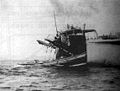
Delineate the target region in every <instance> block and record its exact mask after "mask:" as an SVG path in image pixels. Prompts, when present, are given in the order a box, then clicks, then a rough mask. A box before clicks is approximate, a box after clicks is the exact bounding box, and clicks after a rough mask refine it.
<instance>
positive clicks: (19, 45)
mask: <svg viewBox="0 0 120 91" xmlns="http://www.w3.org/2000/svg"><path fill="white" fill-rule="evenodd" d="M119 8H120V1H119V0H0V60H26V59H39V58H41V56H45V55H46V53H45V50H46V48H45V47H43V46H40V45H39V44H38V43H37V42H36V40H38V39H41V40H43V39H44V38H46V37H47V36H48V35H49V34H51V36H53V34H55V33H56V31H55V27H54V19H53V12H55V14H56V19H57V26H58V29H59V30H63V29H64V28H65V26H66V24H73V25H74V26H81V28H82V27H83V24H84V23H86V24H87V26H86V28H94V29H96V30H97V32H98V34H104V33H110V32H112V33H114V32H119V28H120V26H119V24H120V9H119Z"/></svg>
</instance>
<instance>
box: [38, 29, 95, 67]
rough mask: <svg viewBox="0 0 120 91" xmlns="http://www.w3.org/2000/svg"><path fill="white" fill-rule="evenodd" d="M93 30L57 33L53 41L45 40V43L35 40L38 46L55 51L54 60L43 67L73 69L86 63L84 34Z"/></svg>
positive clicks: (71, 30)
mask: <svg viewBox="0 0 120 91" xmlns="http://www.w3.org/2000/svg"><path fill="white" fill-rule="evenodd" d="M94 31H95V30H93V29H92V30H90V29H89V30H85V28H84V29H83V30H81V29H77V28H73V27H71V28H70V29H67V30H66V31H64V32H61V33H57V35H56V36H55V37H54V40H50V39H45V40H46V41H47V42H49V43H46V42H43V41H40V40H37V42H38V43H39V44H42V45H44V46H47V47H51V48H53V49H55V50H56V59H55V60H53V61H51V62H49V63H48V62H47V63H45V64H44V65H54V66H65V67H75V66H81V65H85V64H86V63H87V49H86V37H85V33H87V32H94Z"/></svg>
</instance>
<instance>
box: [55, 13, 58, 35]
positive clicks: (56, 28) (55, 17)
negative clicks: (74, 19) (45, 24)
mask: <svg viewBox="0 0 120 91" xmlns="http://www.w3.org/2000/svg"><path fill="white" fill-rule="evenodd" d="M54 22H55V28H56V33H57V36H58V29H57V23H56V16H55V12H54Z"/></svg>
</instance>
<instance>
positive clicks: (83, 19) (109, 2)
mask: <svg viewBox="0 0 120 91" xmlns="http://www.w3.org/2000/svg"><path fill="white" fill-rule="evenodd" d="M50 2H51V4H52V5H53V7H54V10H55V12H56V15H57V17H59V18H58V19H59V20H58V21H59V22H60V23H61V22H62V23H72V24H74V25H80V24H81V23H82V24H83V23H87V26H88V28H95V29H96V30H97V31H98V33H100V34H103V33H109V32H118V31H119V28H120V27H119V24H120V20H119V17H120V1H119V0H64V1H61V0H50Z"/></svg>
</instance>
